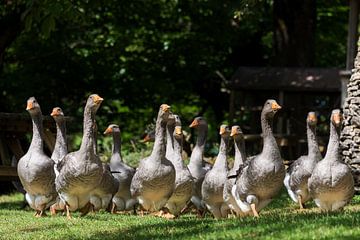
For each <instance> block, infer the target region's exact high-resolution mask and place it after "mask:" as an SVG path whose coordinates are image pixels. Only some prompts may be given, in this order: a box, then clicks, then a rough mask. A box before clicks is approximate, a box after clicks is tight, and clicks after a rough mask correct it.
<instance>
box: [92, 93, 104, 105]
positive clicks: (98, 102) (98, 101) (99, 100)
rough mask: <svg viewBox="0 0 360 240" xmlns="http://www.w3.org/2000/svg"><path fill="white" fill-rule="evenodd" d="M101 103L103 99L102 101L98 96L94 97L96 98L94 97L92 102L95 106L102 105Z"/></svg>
mask: <svg viewBox="0 0 360 240" xmlns="http://www.w3.org/2000/svg"><path fill="white" fill-rule="evenodd" d="M102 101H104V99H103V98H102V97H100V96H99V95H96V96H95V97H94V102H95V103H96V104H100V103H102Z"/></svg>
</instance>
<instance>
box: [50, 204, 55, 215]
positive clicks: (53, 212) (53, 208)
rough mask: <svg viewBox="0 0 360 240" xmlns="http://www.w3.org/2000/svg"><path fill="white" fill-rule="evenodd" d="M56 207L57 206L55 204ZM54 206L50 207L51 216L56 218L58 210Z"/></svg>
mask: <svg viewBox="0 0 360 240" xmlns="http://www.w3.org/2000/svg"><path fill="white" fill-rule="evenodd" d="M54 205H55V204H54ZM54 205H52V206H51V207H50V215H51V216H54V215H56V209H55V206H54Z"/></svg>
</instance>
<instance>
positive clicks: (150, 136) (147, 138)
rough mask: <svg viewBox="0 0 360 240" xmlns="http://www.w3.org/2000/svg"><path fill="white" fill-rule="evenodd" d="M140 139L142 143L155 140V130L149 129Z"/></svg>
mask: <svg viewBox="0 0 360 240" xmlns="http://www.w3.org/2000/svg"><path fill="white" fill-rule="evenodd" d="M141 141H142V142H144V143H146V142H153V141H155V130H151V131H150V132H148V133H146V134H145V137H144V138H143V139H142V140H141Z"/></svg>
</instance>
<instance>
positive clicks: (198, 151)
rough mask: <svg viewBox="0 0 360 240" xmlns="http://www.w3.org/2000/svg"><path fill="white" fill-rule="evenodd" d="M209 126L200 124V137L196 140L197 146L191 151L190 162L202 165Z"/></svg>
mask: <svg viewBox="0 0 360 240" xmlns="http://www.w3.org/2000/svg"><path fill="white" fill-rule="evenodd" d="M207 131H208V128H207V126H200V127H199V129H198V137H197V140H196V144H195V147H194V149H193V151H192V153H191V157H190V163H189V164H193V165H197V166H199V167H202V164H203V163H202V159H203V154H204V149H205V143H206V137H207Z"/></svg>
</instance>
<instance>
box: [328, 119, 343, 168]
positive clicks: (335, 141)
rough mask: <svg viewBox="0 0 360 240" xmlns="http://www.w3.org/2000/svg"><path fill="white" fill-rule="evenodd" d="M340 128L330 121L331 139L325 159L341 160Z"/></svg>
mask: <svg viewBox="0 0 360 240" xmlns="http://www.w3.org/2000/svg"><path fill="white" fill-rule="evenodd" d="M339 139H340V128H338V129H337V128H336V127H335V126H334V124H332V123H330V139H329V143H328V147H327V151H326V155H325V159H327V160H330V161H339V160H340V155H339V154H340V152H339V149H340V142H339Z"/></svg>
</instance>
